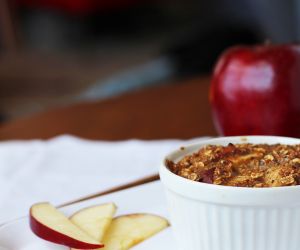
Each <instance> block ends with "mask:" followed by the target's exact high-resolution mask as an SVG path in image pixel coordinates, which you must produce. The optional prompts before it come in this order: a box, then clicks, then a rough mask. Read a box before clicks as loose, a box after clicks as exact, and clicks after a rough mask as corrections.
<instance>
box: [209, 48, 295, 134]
mask: <svg viewBox="0 0 300 250" xmlns="http://www.w3.org/2000/svg"><path fill="white" fill-rule="evenodd" d="M210 102H211V106H212V112H213V118H214V122H215V125H216V128H217V130H218V131H219V133H220V134H223V135H255V134H257V135H284V136H293V137H300V45H260V46H254V47H242V46H241V47H234V48H231V49H229V50H227V51H226V52H225V53H224V54H223V55H222V56H221V57H220V59H219V61H218V63H217V65H216V67H215V69H214V73H213V79H212V83H211V89H210Z"/></svg>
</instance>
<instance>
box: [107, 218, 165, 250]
mask: <svg viewBox="0 0 300 250" xmlns="http://www.w3.org/2000/svg"><path fill="white" fill-rule="evenodd" d="M168 226H169V223H168V221H167V220H166V219H164V218H162V217H159V216H156V215H151V214H130V215H123V216H120V217H117V218H115V219H113V221H112V223H111V225H110V227H109V229H108V231H107V232H106V234H105V236H104V238H103V243H104V245H105V248H104V249H105V250H128V249H129V248H131V247H133V246H135V245H136V244H138V243H140V242H142V241H144V240H146V239H148V238H150V237H151V236H153V235H154V234H156V233H158V232H160V231H162V230H163V229H165V228H166V227H168Z"/></svg>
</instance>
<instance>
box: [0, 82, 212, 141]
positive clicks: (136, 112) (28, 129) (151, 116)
mask: <svg viewBox="0 0 300 250" xmlns="http://www.w3.org/2000/svg"><path fill="white" fill-rule="evenodd" d="M208 89H209V79H208V78H194V79H191V80H186V81H185V82H181V83H176V84H170V85H164V86H159V87H155V88H150V89H146V90H141V91H137V92H133V93H130V94H126V95H122V96H119V97H116V98H112V99H109V100H105V101H99V102H91V103H79V104H75V105H72V106H68V107H61V108H58V109H53V110H49V111H46V112H43V113H40V114H36V115H34V116H31V117H25V118H21V119H17V120H14V121H11V122H8V123H6V124H3V125H2V126H0V140H7V139H48V138H51V137H53V136H56V135H61V134H72V135H76V136H80V137H83V138H88V139H101V140H123V139H129V138H139V139H165V138H182V139H186V138H192V137H197V136H206V135H216V131H215V129H214V126H213V123H212V119H211V113H210V107H209V103H208Z"/></svg>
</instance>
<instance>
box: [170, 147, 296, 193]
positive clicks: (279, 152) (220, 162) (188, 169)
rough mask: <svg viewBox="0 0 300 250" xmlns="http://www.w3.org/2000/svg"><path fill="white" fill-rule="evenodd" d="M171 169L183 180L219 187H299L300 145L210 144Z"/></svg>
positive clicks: (171, 165) (173, 165)
mask: <svg viewBox="0 0 300 250" xmlns="http://www.w3.org/2000/svg"><path fill="white" fill-rule="evenodd" d="M167 166H168V167H169V169H170V170H171V171H172V172H173V173H175V174H177V175H179V176H182V177H184V178H187V179H190V180H193V181H198V182H204V183H211V184H216V185H226V186H238V187H280V186H293V185H299V184H300V144H299V145H284V144H274V145H269V144H249V143H244V144H232V143H229V144H228V145H227V146H218V145H208V146H206V147H204V148H201V149H200V150H199V151H198V152H196V153H194V154H191V155H187V156H185V157H184V158H182V159H181V160H180V161H179V162H177V163H175V162H172V161H169V160H167Z"/></svg>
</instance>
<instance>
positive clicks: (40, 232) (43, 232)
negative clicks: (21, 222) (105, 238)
mask: <svg viewBox="0 0 300 250" xmlns="http://www.w3.org/2000/svg"><path fill="white" fill-rule="evenodd" d="M29 223H30V228H31V230H32V232H33V233H34V234H35V235H37V236H38V237H40V238H42V239H44V240H47V241H50V242H52V243H56V244H61V245H64V246H67V247H70V248H76V249H98V248H102V247H104V245H103V244H97V245H95V244H89V243H86V242H81V241H78V240H76V239H73V238H71V237H69V236H67V235H64V234H61V233H59V232H57V231H55V230H52V229H51V228H49V227H47V226H46V225H43V224H42V223H41V222H39V221H38V220H36V219H35V218H34V217H33V216H31V215H30V216H29Z"/></svg>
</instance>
